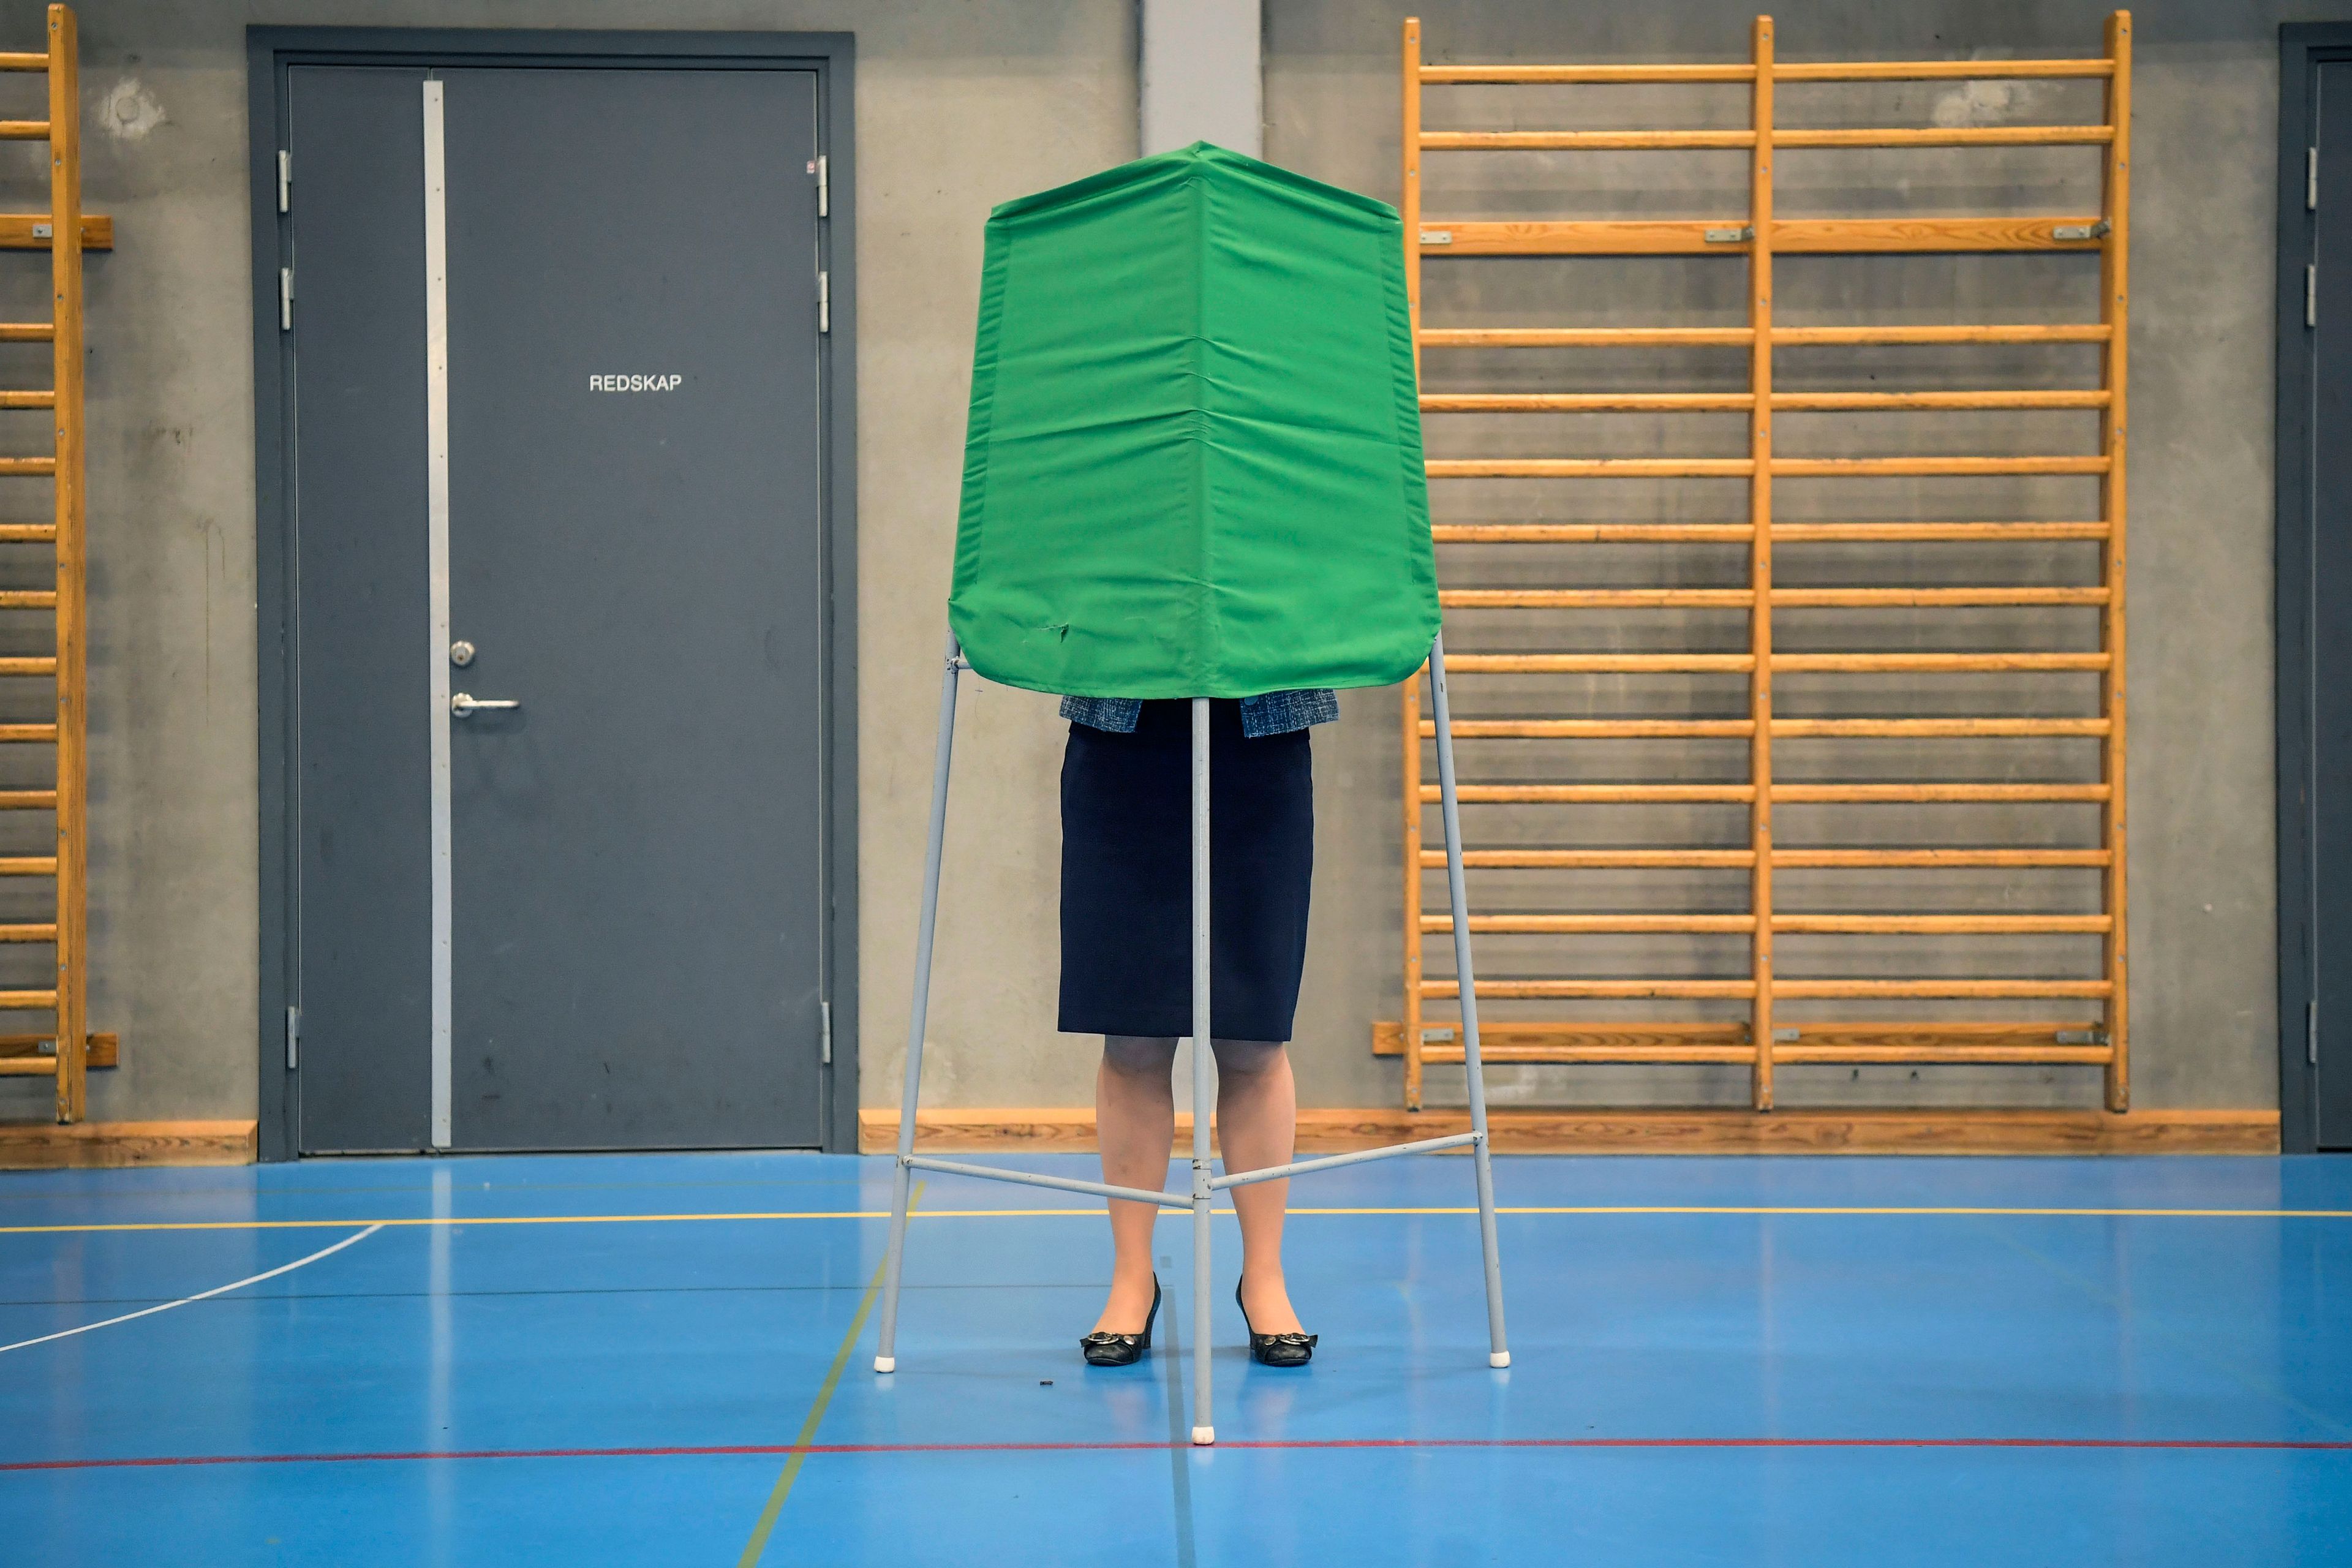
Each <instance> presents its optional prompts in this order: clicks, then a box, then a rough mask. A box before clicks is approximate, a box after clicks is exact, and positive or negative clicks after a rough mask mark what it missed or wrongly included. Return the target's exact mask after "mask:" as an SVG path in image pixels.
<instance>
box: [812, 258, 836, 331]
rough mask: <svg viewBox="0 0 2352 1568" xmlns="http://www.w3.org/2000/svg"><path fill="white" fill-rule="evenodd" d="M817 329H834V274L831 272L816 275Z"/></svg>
mask: <svg viewBox="0 0 2352 1568" xmlns="http://www.w3.org/2000/svg"><path fill="white" fill-rule="evenodd" d="M816 330H817V331H820V332H829V331H833V274H832V273H830V272H820V273H818V274H817V275H816Z"/></svg>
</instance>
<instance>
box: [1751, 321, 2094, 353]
mask: <svg viewBox="0 0 2352 1568" xmlns="http://www.w3.org/2000/svg"><path fill="white" fill-rule="evenodd" d="M2110 331H2111V329H2110V328H2108V327H2107V326H2105V324H2103V323H2098V322H2063V323H2060V324H2057V325H2054V326H2039V325H2029V324H2023V323H2019V324H2014V325H2003V326H1984V327H1933V326H1903V327H1775V328H1773V329H1772V346H1773V347H1774V348H1826V347H1831V346H1843V347H1851V346H1854V345H1857V344H1863V345H1878V344H1926V343H2104V342H2106V341H2107V337H2108V334H2109V332H2110Z"/></svg>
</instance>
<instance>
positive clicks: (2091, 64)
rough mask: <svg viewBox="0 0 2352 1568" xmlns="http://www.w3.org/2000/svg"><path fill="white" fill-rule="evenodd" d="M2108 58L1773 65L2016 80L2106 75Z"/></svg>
mask: <svg viewBox="0 0 2352 1568" xmlns="http://www.w3.org/2000/svg"><path fill="white" fill-rule="evenodd" d="M2116 68H2117V67H2116V61H2114V60H2112V59H2105V60H2095V59H2084V60H1848V61H1842V62H1831V61H1826V60H1806V61H1801V62H1791V63H1790V64H1788V65H1781V66H1775V67H1774V68H1772V74H1773V76H1775V77H1776V78H1778V79H1780V80H1781V81H2017V80H2022V79H2028V78H2033V77H2106V76H2113V75H2115V74H2116Z"/></svg>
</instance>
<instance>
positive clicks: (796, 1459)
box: [736, 1182, 923, 1568]
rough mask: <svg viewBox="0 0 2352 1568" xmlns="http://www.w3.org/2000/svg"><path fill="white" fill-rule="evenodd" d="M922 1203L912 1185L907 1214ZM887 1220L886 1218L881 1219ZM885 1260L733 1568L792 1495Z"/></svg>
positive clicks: (742, 1565)
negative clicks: (748, 1540) (912, 1191)
mask: <svg viewBox="0 0 2352 1568" xmlns="http://www.w3.org/2000/svg"><path fill="white" fill-rule="evenodd" d="M922 1201H923V1184H921V1183H919V1182H918V1183H917V1184H915V1191H914V1194H913V1195H912V1196H911V1197H909V1198H908V1212H909V1213H910V1214H911V1213H912V1212H913V1205H918V1204H920V1203H921V1202H922ZM884 1217H885V1218H887V1217H888V1216H887V1215H885V1216H884ZM889 1267H890V1260H889V1259H888V1258H884V1259H883V1260H882V1261H881V1262H880V1263H879V1264H877V1265H876V1266H875V1269H874V1279H873V1282H872V1283H871V1284H869V1285H867V1286H866V1298H865V1300H861V1301H859V1302H858V1303H857V1315H856V1317H854V1318H852V1319H850V1320H849V1332H847V1333H845V1334H844V1335H842V1336H841V1349H840V1350H838V1351H836V1352H834V1357H833V1365H832V1367H831V1368H830V1369H828V1370H827V1371H826V1373H825V1374H824V1382H823V1383H822V1384H818V1385H817V1391H816V1398H815V1399H814V1401H813V1402H812V1403H811V1404H810V1405H809V1412H808V1418H807V1419H806V1420H804V1421H803V1422H802V1423H801V1435H800V1436H798V1437H795V1438H793V1447H795V1448H798V1449H800V1450H802V1451H801V1452H799V1453H796V1454H794V1455H793V1457H792V1458H789V1459H786V1460H785V1461H784V1468H783V1472H782V1474H780V1475H779V1476H777V1477H776V1484H775V1486H774V1488H773V1489H771V1490H770V1491H769V1493H768V1503H767V1506H766V1507H765V1508H762V1509H761V1510H760V1518H759V1521H758V1522H757V1523H755V1524H753V1525H752V1526H751V1541H750V1542H748V1543H746V1544H745V1546H744V1548H743V1555H742V1557H741V1558H740V1560H739V1561H738V1562H737V1564H736V1568H758V1565H759V1562H760V1559H761V1556H762V1555H763V1554H765V1552H767V1550H768V1536H769V1533H770V1532H771V1531H773V1530H774V1529H775V1528H776V1516H777V1515H779V1514H781V1513H782V1512H783V1511H784V1500H785V1499H786V1498H789V1497H791V1496H792V1495H793V1481H795V1480H797V1479H800V1473H801V1466H802V1465H803V1463H804V1462H805V1461H806V1460H807V1458H808V1454H807V1451H806V1450H807V1448H808V1446H809V1445H810V1444H811V1443H814V1442H815V1441H816V1432H817V1428H818V1427H820V1426H824V1408H825V1406H826V1405H831V1404H832V1403H833V1391H834V1390H835V1389H836V1388H838V1387H840V1386H841V1373H842V1369H843V1368H844V1367H846V1366H847V1365H848V1364H849V1356H850V1352H853V1351H855V1350H856V1348H857V1340H858V1336H859V1335H861V1334H863V1333H865V1331H866V1316H867V1314H868V1313H870V1312H872V1311H873V1310H874V1298H875V1297H877V1296H878V1295H880V1294H881V1293H882V1276H883V1275H884V1274H885V1273H886V1272H887V1270H888V1269H889Z"/></svg>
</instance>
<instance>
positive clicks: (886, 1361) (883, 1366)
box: [874, 1355, 898, 1372]
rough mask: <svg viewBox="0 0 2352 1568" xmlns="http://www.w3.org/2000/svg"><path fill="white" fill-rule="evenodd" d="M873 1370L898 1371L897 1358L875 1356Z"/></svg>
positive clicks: (892, 1356)
mask: <svg viewBox="0 0 2352 1568" xmlns="http://www.w3.org/2000/svg"><path fill="white" fill-rule="evenodd" d="M874 1370H875V1371H876V1372H896V1371H898V1357H897V1356H894V1355H877V1356H876V1357H875V1358H874Z"/></svg>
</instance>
